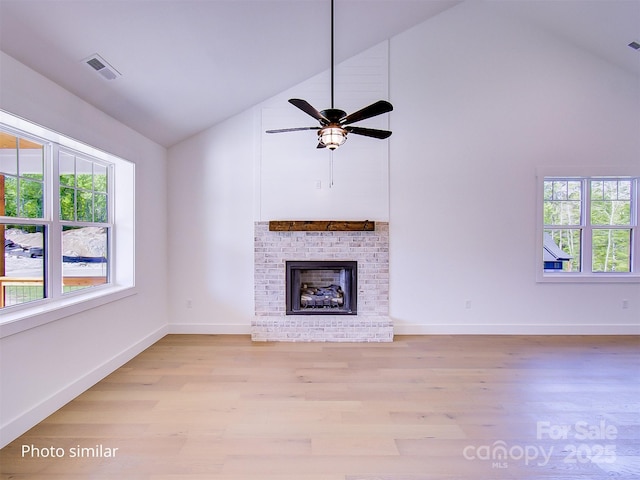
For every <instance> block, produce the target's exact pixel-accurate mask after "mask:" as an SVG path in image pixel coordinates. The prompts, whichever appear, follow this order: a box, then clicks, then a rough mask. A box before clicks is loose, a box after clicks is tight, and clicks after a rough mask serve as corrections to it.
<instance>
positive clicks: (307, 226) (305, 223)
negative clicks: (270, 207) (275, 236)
mask: <svg viewBox="0 0 640 480" xmlns="http://www.w3.org/2000/svg"><path fill="white" fill-rule="evenodd" d="M375 229H376V222H372V221H369V220H364V221H342V220H272V221H270V222H269V231H271V232H336V231H341V232H373V231H374V230H375Z"/></svg>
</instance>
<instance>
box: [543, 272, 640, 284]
mask: <svg viewBox="0 0 640 480" xmlns="http://www.w3.org/2000/svg"><path fill="white" fill-rule="evenodd" d="M536 281H537V282H538V283H640V275H638V274H628V273H626V274H618V275H616V274H611V273H602V274H591V275H586V274H572V273H539V274H538V278H537V279H536Z"/></svg>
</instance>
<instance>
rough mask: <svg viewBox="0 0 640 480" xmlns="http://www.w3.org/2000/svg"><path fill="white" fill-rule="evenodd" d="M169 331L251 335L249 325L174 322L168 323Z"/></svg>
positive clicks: (177, 332) (176, 332)
mask: <svg viewBox="0 0 640 480" xmlns="http://www.w3.org/2000/svg"><path fill="white" fill-rule="evenodd" d="M169 333H175V334H201V335H251V325H249V324H247V325H237V324H227V325H221V324H209V323H174V324H171V325H169Z"/></svg>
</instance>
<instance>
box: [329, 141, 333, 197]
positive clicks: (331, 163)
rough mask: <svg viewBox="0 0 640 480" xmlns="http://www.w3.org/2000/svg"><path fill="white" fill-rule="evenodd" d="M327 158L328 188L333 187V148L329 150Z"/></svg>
mask: <svg viewBox="0 0 640 480" xmlns="http://www.w3.org/2000/svg"><path fill="white" fill-rule="evenodd" d="M330 155H331V157H330V159H329V188H333V150H331V154H330Z"/></svg>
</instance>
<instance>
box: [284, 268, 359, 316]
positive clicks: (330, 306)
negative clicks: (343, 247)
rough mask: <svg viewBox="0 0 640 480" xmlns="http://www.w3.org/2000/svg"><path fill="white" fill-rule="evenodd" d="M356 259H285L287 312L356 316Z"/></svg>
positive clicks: (289, 313) (288, 313)
mask: <svg viewBox="0 0 640 480" xmlns="http://www.w3.org/2000/svg"><path fill="white" fill-rule="evenodd" d="M357 275H358V262H354V261H288V262H286V302H287V305H286V307H287V310H286V312H287V315H356V314H357V289H358V282H357Z"/></svg>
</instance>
